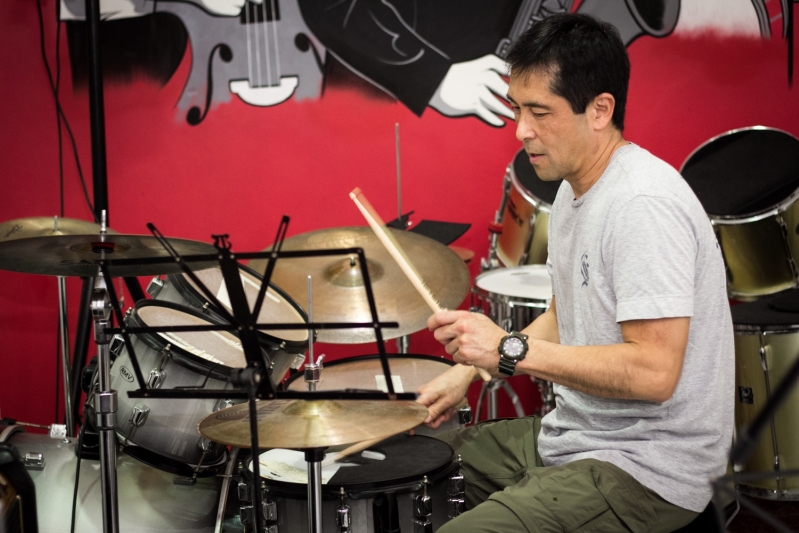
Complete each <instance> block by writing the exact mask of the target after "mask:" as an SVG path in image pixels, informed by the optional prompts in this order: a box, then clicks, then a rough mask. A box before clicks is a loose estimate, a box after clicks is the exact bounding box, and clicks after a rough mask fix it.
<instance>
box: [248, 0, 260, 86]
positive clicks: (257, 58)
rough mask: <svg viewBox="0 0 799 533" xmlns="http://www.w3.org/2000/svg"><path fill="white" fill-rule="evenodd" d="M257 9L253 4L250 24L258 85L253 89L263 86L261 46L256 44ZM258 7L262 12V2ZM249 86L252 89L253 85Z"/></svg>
mask: <svg viewBox="0 0 799 533" xmlns="http://www.w3.org/2000/svg"><path fill="white" fill-rule="evenodd" d="M258 7H259V6H257V5H255V4H253V21H252V23H253V26H254V27H253V32H252V33H253V36H254V37H255V46H254V47H253V48H254V49H255V71H256V73H257V75H258V85H255V87H261V85H262V84H263V78H262V77H261V45H260V44H258V41H259V39H258ZM260 7H261V8H262V10H263V2H261V6H260ZM250 86H251V87H252V86H253V84H252V83H251V84H250Z"/></svg>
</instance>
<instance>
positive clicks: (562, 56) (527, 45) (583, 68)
mask: <svg viewBox="0 0 799 533" xmlns="http://www.w3.org/2000/svg"><path fill="white" fill-rule="evenodd" d="M506 60H507V62H508V64H509V65H510V72H511V75H512V76H527V75H529V74H530V73H532V72H534V71H543V72H548V73H549V74H550V75H551V76H552V79H551V85H550V90H551V91H552V93H553V94H556V95H558V96H560V97H562V98H565V99H566V101H568V102H569V105H571V108H572V111H573V112H574V113H575V114H578V115H579V114H582V113H585V110H586V107H588V103H589V102H590V101H591V100H592V99H594V98H595V97H596V96H597V95H599V94H601V93H605V92H606V93H610V94H612V95H613V98H615V100H616V106H615V108H614V110H613V117H612V122H613V125H614V126H616V128H618V130H619V131H623V130H624V110H625V106H626V104H627V85H628V83H629V81H630V59H629V58H628V57H627V49H626V48H625V47H624V43H623V42H622V40H621V37H620V36H619V32H618V30H617V29H616V28H615V27H614V26H612V25H611V24H608V23H607V22H601V21H599V20H596V19H595V18H593V17H590V16H588V15H581V14H557V15H552V16H550V17H547V18H545V19H544V20H542V21H540V22H537V23H536V24H534V25H533V27H532V28H530V29H529V30H527V31H526V32H525V33H524V34H523V35H522V36H521V37H519V38H518V39H517V40H516V42H515V43H514V44H513V47H512V48H511V49H510V52H508V56H507V58H506Z"/></svg>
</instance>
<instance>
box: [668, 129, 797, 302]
mask: <svg viewBox="0 0 799 533" xmlns="http://www.w3.org/2000/svg"><path fill="white" fill-rule="evenodd" d="M680 172H681V173H682V175H683V177H684V178H685V180H686V181H687V182H688V184H689V185H690V186H691V188H692V189H693V190H694V192H695V193H696V195H697V197H698V198H699V201H700V202H701V203H702V206H703V207H704V208H705V211H706V212H707V214H708V216H709V217H710V221H711V223H712V224H713V226H714V229H715V231H716V237H717V238H718V240H719V244H720V245H721V251H722V253H723V254H724V261H725V263H726V265H727V288H728V292H729V294H730V296H731V297H733V298H736V299H739V300H752V299H755V298H757V297H760V296H764V295H769V294H774V293H776V292H779V291H782V290H784V289H788V288H791V287H795V286H797V276H798V275H799V274H798V271H797V268H796V264H795V260H796V258H799V202H797V199H799V139H797V138H796V137H794V136H792V135H790V134H788V133H785V132H783V131H780V130H775V129H771V128H764V127H760V126H758V127H754V128H746V129H741V130H733V131H729V132H727V133H724V134H722V135H720V136H718V137H714V138H713V139H710V140H709V141H707V142H706V143H704V144H703V145H701V146H700V147H699V148H697V149H696V150H695V151H694V152H693V153H692V154H691V155H690V156H688V159H686V161H685V163H683V166H682V169H681V171H680Z"/></svg>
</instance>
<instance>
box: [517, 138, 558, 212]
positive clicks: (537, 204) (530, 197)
mask: <svg viewBox="0 0 799 533" xmlns="http://www.w3.org/2000/svg"><path fill="white" fill-rule="evenodd" d="M517 153H518V152H517ZM514 158H515V156H514ZM508 170H509V171H510V181H511V183H512V184H513V188H514V189H516V190H517V191H519V194H521V195H522V198H524V199H525V200H527V202H529V203H530V204H531V205H532V206H533V207H534V208H536V209H537V210H539V211H541V212H542V213H550V212H551V211H552V204H550V203H547V202H545V201H544V200H542V199H541V198H539V197H537V196H536V195H534V194H533V193H531V192H530V191H528V190H527V188H526V187H525V186H524V185H522V182H521V181H520V180H519V178H518V177H517V176H516V171H515V170H514V169H513V162H511V164H510V165H509V166H508Z"/></svg>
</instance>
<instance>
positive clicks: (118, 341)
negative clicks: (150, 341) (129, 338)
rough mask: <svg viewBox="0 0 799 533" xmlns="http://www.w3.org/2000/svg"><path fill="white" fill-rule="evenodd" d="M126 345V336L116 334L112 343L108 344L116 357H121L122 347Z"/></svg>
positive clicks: (109, 349)
mask: <svg viewBox="0 0 799 533" xmlns="http://www.w3.org/2000/svg"><path fill="white" fill-rule="evenodd" d="M124 347H125V338H124V337H122V335H114V336H113V337H112V338H111V344H109V346H108V351H110V352H111V353H112V354H114V357H119V356H120V355H121V354H122V349H123V348H124Z"/></svg>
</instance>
